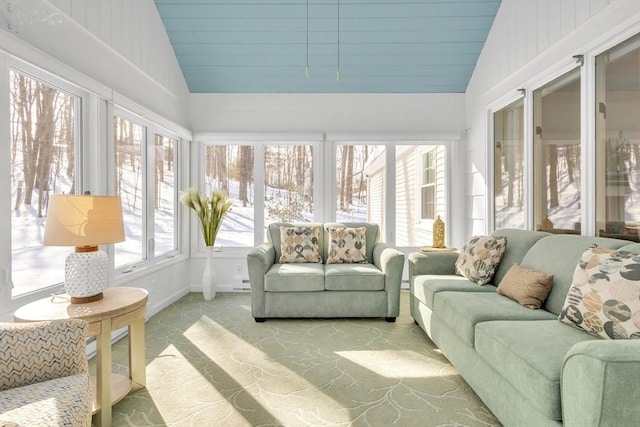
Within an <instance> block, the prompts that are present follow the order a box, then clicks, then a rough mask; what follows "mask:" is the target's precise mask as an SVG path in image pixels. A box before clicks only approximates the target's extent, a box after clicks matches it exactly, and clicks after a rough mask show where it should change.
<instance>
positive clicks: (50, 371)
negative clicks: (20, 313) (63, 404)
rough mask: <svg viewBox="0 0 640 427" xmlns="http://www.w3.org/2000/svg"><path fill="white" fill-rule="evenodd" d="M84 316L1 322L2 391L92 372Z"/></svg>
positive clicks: (0, 360)
mask: <svg viewBox="0 0 640 427" xmlns="http://www.w3.org/2000/svg"><path fill="white" fill-rule="evenodd" d="M88 326H89V324H88V323H87V322H85V321H84V320H80V319H65V320H52V321H48V322H34V323H2V324H0V342H2V348H0V390H8V389H11V388H16V387H21V386H24V385H28V384H33V383H37V382H41V381H47V380H51V379H54V378H61V377H66V376H69V375H75V374H81V373H87V372H89V368H88V363H87V345H86V341H85V336H86V333H87V329H88Z"/></svg>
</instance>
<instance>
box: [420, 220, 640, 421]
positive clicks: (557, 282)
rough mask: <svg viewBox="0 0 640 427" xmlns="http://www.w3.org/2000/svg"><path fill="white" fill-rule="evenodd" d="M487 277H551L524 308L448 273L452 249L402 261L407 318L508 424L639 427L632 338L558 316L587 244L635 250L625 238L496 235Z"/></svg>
mask: <svg viewBox="0 0 640 427" xmlns="http://www.w3.org/2000/svg"><path fill="white" fill-rule="evenodd" d="M493 234H494V235H496V236H506V237H507V248H506V251H505V254H504V256H503V258H502V261H501V263H500V265H499V267H498V269H497V271H496V273H495V276H494V278H493V284H495V285H497V284H499V283H500V280H501V279H502V278H503V277H504V276H505V274H506V273H507V271H508V270H509V268H511V266H512V265H513V264H514V263H518V264H520V265H522V266H523V267H526V268H529V269H532V270H536V271H539V272H543V273H547V274H553V275H554V284H553V288H552V290H551V293H550V294H549V296H548V298H547V299H546V301H545V303H544V305H543V306H542V308H541V309H538V310H532V309H529V308H526V307H523V306H521V305H520V304H518V303H517V302H515V301H513V300H511V299H509V298H507V297H504V296H501V295H499V294H497V293H496V286H494V285H492V284H488V285H484V286H479V285H477V284H475V283H473V282H470V281H468V280H466V279H465V278H463V277H461V276H457V275H456V274H455V261H456V258H457V253H455V252H452V253H446V252H438V253H413V254H411V255H409V279H410V287H411V302H410V307H411V315H412V316H413V318H414V319H415V321H416V323H417V324H419V325H420V327H421V328H422V329H424V331H425V332H426V333H427V334H428V336H429V337H430V338H431V339H432V340H433V342H434V343H435V344H436V345H437V346H438V347H439V348H440V349H441V351H442V352H443V353H444V355H445V356H446V357H447V358H448V359H449V360H450V361H451V363H453V365H454V366H455V367H456V368H457V369H458V371H459V372H460V373H461V374H462V376H463V377H464V378H465V380H466V381H467V382H468V383H469V385H471V387H472V388H473V389H474V391H475V392H476V393H477V394H478V396H479V397H480V398H481V399H482V400H483V401H484V402H485V404H486V405H487V406H488V407H489V408H490V409H491V411H493V413H494V414H495V416H496V417H497V418H498V419H499V420H500V421H501V422H502V423H503V424H505V425H507V426H553V425H555V426H557V425H565V426H571V427H585V426H631V425H634V426H635V425H638V423H639V422H640V340H604V339H600V338H598V337H595V336H593V335H590V334H588V333H587V332H583V331H582V330H579V329H577V328H574V327H572V326H569V325H567V324H564V323H561V322H560V321H559V320H558V314H559V313H560V311H561V309H562V306H563V304H564V300H565V297H566V295H567V292H568V290H569V288H570V285H571V282H572V277H573V272H574V270H575V267H576V265H577V263H578V260H579V258H580V256H581V255H582V253H583V251H584V250H585V249H587V248H588V247H589V246H590V245H591V244H592V243H597V244H598V245H599V246H601V247H606V248H612V249H620V250H626V251H630V252H636V253H640V244H638V243H631V242H628V241H624V240H615V239H608V238H595V237H588V236H575V235H573V236H572V235H552V234H548V233H544V232H536V231H525V230H513V229H502V230H497V231H495V232H494V233H493Z"/></svg>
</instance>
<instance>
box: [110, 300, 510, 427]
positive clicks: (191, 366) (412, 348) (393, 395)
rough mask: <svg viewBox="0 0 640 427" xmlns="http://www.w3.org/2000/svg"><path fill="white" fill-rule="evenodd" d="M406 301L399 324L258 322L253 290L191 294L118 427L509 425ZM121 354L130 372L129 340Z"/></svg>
mask: <svg viewBox="0 0 640 427" xmlns="http://www.w3.org/2000/svg"><path fill="white" fill-rule="evenodd" d="M408 299H409V298H408V294H406V293H403V294H402V297H401V304H402V305H401V315H400V317H399V318H398V319H397V321H396V323H387V322H385V321H384V319H361V320H354V319H328V320H311V319H309V320H307V319H288V320H267V321H266V322H265V323H255V322H254V320H253V318H252V317H251V308H250V295H249V294H248V293H222V294H220V293H219V294H218V295H217V296H216V298H215V299H214V300H212V301H204V300H203V299H202V295H201V294H199V293H191V294H188V295H187V296H185V297H184V298H182V299H180V300H179V301H177V302H176V303H175V304H172V305H171V306H169V307H168V308H166V309H164V310H162V311H161V312H160V313H158V314H157V315H155V316H153V317H152V318H151V319H149V321H148V322H147V325H146V337H147V340H146V350H147V352H146V360H147V388H146V389H143V390H140V391H138V392H135V393H133V394H131V395H129V396H127V397H125V398H124V399H123V400H122V401H120V402H119V403H117V404H116V405H115V406H114V407H113V425H114V426H117V427H120V426H176V427H178V426H296V427H297V426H495V425H499V422H498V421H497V420H496V419H495V417H494V416H493V415H492V413H491V412H490V411H489V410H488V409H487V407H486V406H485V405H484V404H483V403H482V401H481V400H480V399H479V398H478V397H477V396H476V395H475V394H474V392H473V390H471V388H470V387H469V386H468V385H467V384H466V383H465V381H464V380H463V379H462V377H461V376H460V375H459V374H458V372H457V371H456V370H455V368H453V366H452V365H451V364H450V363H449V362H448V360H447V359H446V358H445V357H444V356H443V355H442V354H441V353H440V351H439V350H438V349H437V348H436V347H435V346H434V344H433V343H432V342H431V341H430V340H429V338H428V337H427V336H426V335H425V333H424V332H423V331H422V330H421V329H420V328H419V327H418V326H417V325H416V324H415V323H414V322H413V319H412V318H411V316H410V315H409V303H408ZM113 350H114V356H113V358H114V363H115V366H114V370H116V371H120V372H126V370H127V363H128V362H127V360H128V350H127V340H121V341H120V342H118V343H116V344H115V345H114V348H113Z"/></svg>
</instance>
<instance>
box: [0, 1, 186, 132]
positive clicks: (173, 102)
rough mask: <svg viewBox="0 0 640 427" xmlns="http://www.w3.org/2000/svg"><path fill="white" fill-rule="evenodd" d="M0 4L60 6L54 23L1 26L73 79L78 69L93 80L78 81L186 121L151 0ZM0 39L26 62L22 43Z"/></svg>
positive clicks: (38, 8) (52, 10)
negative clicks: (58, 17) (17, 44)
mask: <svg viewBox="0 0 640 427" xmlns="http://www.w3.org/2000/svg"><path fill="white" fill-rule="evenodd" d="M9 3H11V5H10V7H9V6H8V4H9ZM0 6H2V8H3V10H2V12H3V13H5V14H6V13H7V10H12V11H13V13H14V16H15V15H16V14H20V15H21V16H23V17H27V18H29V17H31V16H34V15H33V14H34V13H40V14H42V13H44V14H46V15H53V14H56V13H57V14H58V15H60V14H61V16H62V19H61V20H60V22H57V23H56V24H54V25H52V24H50V23H47V22H40V21H39V20H37V19H35V20H31V22H29V20H22V19H20V18H15V17H14V18H11V17H10V18H9V21H8V22H11V24H12V25H11V28H8V30H9V31H8V34H10V35H11V36H13V37H15V38H17V39H21V40H23V41H25V42H26V43H28V44H29V45H30V46H31V47H35V48H36V49H39V50H40V51H42V52H44V53H45V54H46V55H47V56H48V57H52V58H54V59H55V60H57V61H59V62H60V66H59V67H57V66H56V64H46V65H44V66H43V68H45V69H47V70H48V71H51V72H53V73H55V74H58V75H61V76H62V77H64V78H67V79H69V80H71V81H74V82H76V83H78V82H79V80H81V79H80V78H79V77H78V76H77V75H74V71H79V72H80V73H78V74H81V75H82V79H86V77H89V78H90V79H92V80H93V81H94V84H86V85H85V86H90V87H85V89H88V90H91V91H94V92H96V93H98V94H99V95H101V96H104V97H107V98H110V99H111V98H112V99H114V100H115V101H116V102H117V101H120V100H122V102H121V103H124V104H126V102H125V101H124V100H123V99H126V100H128V101H133V102H135V103H137V104H139V105H141V106H143V107H145V108H147V109H149V110H151V111H153V112H154V113H157V114H158V115H160V116H162V117H164V118H165V119H168V120H170V121H173V122H174V123H176V124H178V125H180V126H182V127H184V128H188V127H189V123H190V117H189V106H190V93H189V90H188V87H187V84H186V82H185V80H184V77H183V75H182V71H181V70H180V67H179V65H178V61H177V59H176V57H175V54H174V52H173V48H172V47H171V43H170V42H169V38H168V36H167V33H166V31H165V29H164V26H163V24H162V20H161V19H160V15H159V13H158V10H157V9H156V7H155V4H154V2H153V0H90V1H88V0H49V1H47V0H21V1H12V2H10V0H0ZM36 16H40V15H36ZM0 47H2V48H4V49H6V50H7V51H9V52H10V53H12V54H14V55H16V56H18V57H20V58H22V59H25V60H27V61H29V62H33V59H34V57H33V55H31V53H30V52H25V51H24V49H20V48H19V47H17V48H16V47H15V46H13V45H10V44H9V43H5V46H0ZM36 65H40V64H36ZM84 83H85V82H82V81H81V82H80V84H84ZM125 106H127V105H125Z"/></svg>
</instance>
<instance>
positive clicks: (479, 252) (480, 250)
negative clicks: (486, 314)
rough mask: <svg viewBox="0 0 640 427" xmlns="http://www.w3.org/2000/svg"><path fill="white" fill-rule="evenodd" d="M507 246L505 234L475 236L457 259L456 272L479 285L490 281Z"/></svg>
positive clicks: (465, 245)
mask: <svg viewBox="0 0 640 427" xmlns="http://www.w3.org/2000/svg"><path fill="white" fill-rule="evenodd" d="M506 248H507V238H506V237H505V236H499V237H492V236H473V237H472V238H471V239H469V241H468V242H467V243H465V244H464V246H463V247H462V250H461V251H460V254H459V255H458V259H457V260H456V273H457V274H459V275H460V276H464V277H466V278H467V279H469V280H471V281H473V282H476V283H477V284H479V285H484V284H485V283H489V282H490V281H491V279H492V278H493V275H494V274H495V272H496V269H497V268H498V265H500V261H501V260H502V256H503V255H504V251H505V249H506Z"/></svg>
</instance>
